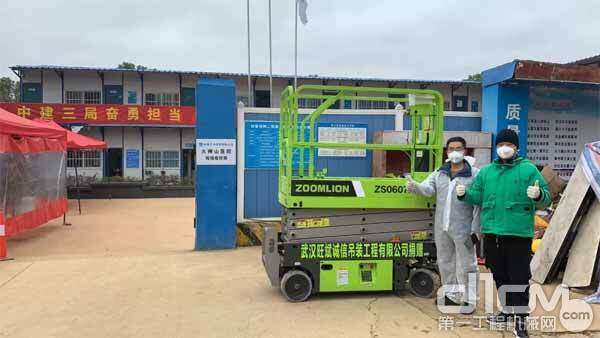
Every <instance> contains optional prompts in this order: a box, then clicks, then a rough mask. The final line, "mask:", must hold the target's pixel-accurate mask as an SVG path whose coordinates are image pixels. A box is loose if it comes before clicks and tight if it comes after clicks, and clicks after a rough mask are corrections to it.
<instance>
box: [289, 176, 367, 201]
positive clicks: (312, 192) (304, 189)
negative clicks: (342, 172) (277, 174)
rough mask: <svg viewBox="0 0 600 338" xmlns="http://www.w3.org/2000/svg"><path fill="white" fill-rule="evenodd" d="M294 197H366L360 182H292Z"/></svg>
mask: <svg viewBox="0 0 600 338" xmlns="http://www.w3.org/2000/svg"><path fill="white" fill-rule="evenodd" d="M292 195H293V196H346V197H364V195H365V193H364V191H363V189H362V185H361V183H360V181H327V180H292Z"/></svg>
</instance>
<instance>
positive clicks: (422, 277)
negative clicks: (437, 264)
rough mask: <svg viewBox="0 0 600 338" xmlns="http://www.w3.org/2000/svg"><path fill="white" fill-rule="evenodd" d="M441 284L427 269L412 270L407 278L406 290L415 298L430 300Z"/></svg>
mask: <svg viewBox="0 0 600 338" xmlns="http://www.w3.org/2000/svg"><path fill="white" fill-rule="evenodd" d="M441 285H442V283H441V282H440V276H439V275H438V274H437V273H435V272H434V271H431V270H429V269H414V270H411V271H410V276H409V277H408V289H409V290H410V292H412V294H414V295H415V296H417V297H422V298H431V297H433V296H434V295H435V294H436V292H437V290H438V289H439V288H440V286H441Z"/></svg>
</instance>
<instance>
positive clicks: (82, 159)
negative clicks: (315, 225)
mask: <svg viewBox="0 0 600 338" xmlns="http://www.w3.org/2000/svg"><path fill="white" fill-rule="evenodd" d="M101 159H102V155H101V152H100V151H99V150H86V151H68V152H67V167H70V168H74V167H78V168H100V163H101Z"/></svg>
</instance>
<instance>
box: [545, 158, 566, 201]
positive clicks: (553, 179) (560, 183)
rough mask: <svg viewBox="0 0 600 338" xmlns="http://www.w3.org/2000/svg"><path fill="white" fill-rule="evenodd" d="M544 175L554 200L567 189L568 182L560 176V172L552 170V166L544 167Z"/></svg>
mask: <svg viewBox="0 0 600 338" xmlns="http://www.w3.org/2000/svg"><path fill="white" fill-rule="evenodd" d="M542 176H544V179H545V180H546V183H548V187H549V189H550V194H551V195H552V199H553V200H554V199H555V198H557V197H558V194H559V193H561V192H562V191H563V190H565V187H566V186H567V182H566V181H565V180H564V179H562V178H561V177H560V176H558V174H557V173H556V172H555V171H554V170H552V168H551V167H550V166H548V165H547V166H545V167H544V168H543V169H542Z"/></svg>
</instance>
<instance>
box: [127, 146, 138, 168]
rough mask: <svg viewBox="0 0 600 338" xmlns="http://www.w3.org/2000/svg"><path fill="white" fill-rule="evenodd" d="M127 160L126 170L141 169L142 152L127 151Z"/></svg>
mask: <svg viewBox="0 0 600 338" xmlns="http://www.w3.org/2000/svg"><path fill="white" fill-rule="evenodd" d="M125 159H126V161H125V164H126V165H125V167H126V168H139V167H140V151H139V150H138V149H127V150H126V154H125Z"/></svg>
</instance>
